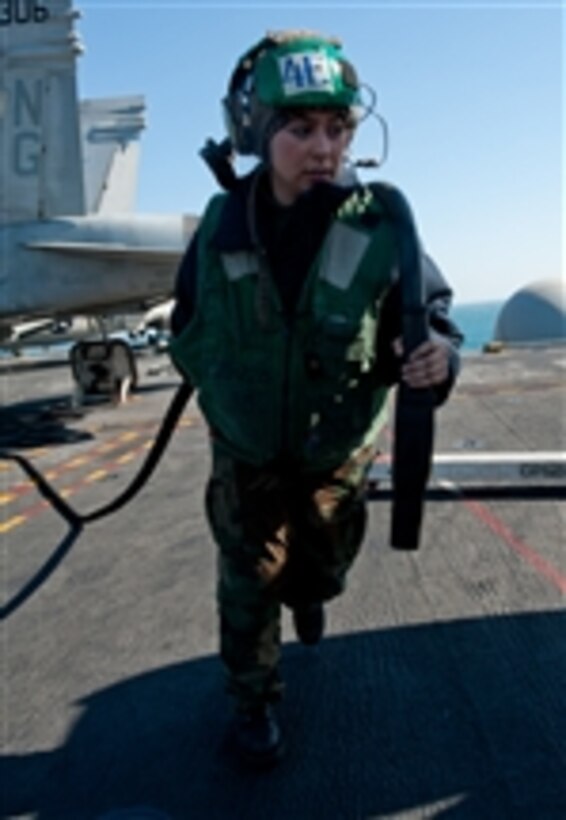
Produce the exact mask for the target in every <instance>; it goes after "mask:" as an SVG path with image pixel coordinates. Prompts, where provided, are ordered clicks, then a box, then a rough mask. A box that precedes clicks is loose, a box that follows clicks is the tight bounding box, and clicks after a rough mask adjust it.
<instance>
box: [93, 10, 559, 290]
mask: <svg viewBox="0 0 566 820" xmlns="http://www.w3.org/2000/svg"><path fill="white" fill-rule="evenodd" d="M77 5H78V7H79V8H80V9H81V11H82V18H81V20H80V21H79V24H78V28H79V31H80V33H81V35H82V38H83V41H84V44H85V47H86V52H85V54H84V56H83V57H82V58H81V59H80V62H79V90H80V94H81V97H97V96H100V97H104V96H113V95H121V94H131V93H142V94H144V95H145V97H146V103H147V129H146V131H145V132H144V134H143V142H142V145H143V151H142V160H141V165H140V177H139V195H138V203H137V210H139V211H140V212H160V213H176V212H192V213H195V212H196V213H200V212H201V211H202V209H203V207H204V205H205V203H206V201H207V199H208V197H209V196H210V195H211V194H213V193H214V191H215V190H216V187H215V183H214V180H213V178H212V176H211V175H210V172H209V171H208V170H207V168H206V166H205V165H204V163H203V161H202V160H201V159H200V157H199V156H198V150H199V148H200V147H201V146H202V145H203V143H204V141H205V139H206V138H207V137H209V136H212V137H215V138H217V139H218V138H221V137H222V136H224V129H223V124H222V117H221V109H220V99H221V97H222V96H223V94H224V92H225V88H226V82H227V79H228V76H229V74H230V72H231V70H232V68H233V66H234V64H235V62H236V59H237V58H238V57H239V56H240V54H241V53H242V52H243V51H245V50H246V49H247V48H248V47H249V46H250V45H251V44H253V43H254V42H255V41H256V40H257V39H259V38H260V37H261V36H263V34H264V33H265V32H266V31H267V30H268V29H277V28H314V29H317V30H320V31H323V32H325V33H328V34H334V35H337V36H339V37H340V38H341V39H342V41H343V44H344V51H345V53H346V54H347V56H348V57H349V58H350V59H351V61H352V62H353V63H354V65H355V66H356V68H357V70H358V73H359V75H360V76H361V78H362V80H363V81H364V82H366V83H368V84H369V85H371V86H372V87H374V88H375V90H376V91H377V94H378V108H379V111H380V112H381V113H382V115H383V116H384V117H385V118H386V119H387V122H388V124H389V130H390V151H389V157H388V159H387V161H386V163H385V164H384V165H383V167H382V168H380V169H379V170H378V171H377V172H375V171H374V172H373V176H377V177H378V178H380V179H383V180H386V181H389V182H392V183H394V184H396V185H398V186H400V187H401V188H402V189H403V190H404V191H405V193H406V195H407V196H408V197H409V199H410V201H411V203H412V206H413V210H414V213H415V216H416V219H417V223H418V226H419V230H420V233H421V237H422V239H423V242H424V245H425V247H426V248H427V250H428V251H429V252H430V253H431V254H432V256H433V257H434V258H435V259H436V261H437V262H438V263H439V265H440V266H441V268H442V269H443V270H444V272H445V274H446V276H447V277H448V279H449V280H450V282H451V284H452V285H453V287H454V291H455V301H456V303H460V304H462V303H467V302H478V301H489V300H499V299H505V298H507V297H508V296H509V295H511V294H512V293H513V292H515V291H516V290H517V289H518V288H520V287H522V286H524V285H526V284H528V283H530V282H533V281H536V280H538V279H547V278H558V277H560V276H561V275H563V274H562V238H561V231H562V220H563V216H562V210H563V206H562V185H563V181H564V180H563V176H562V173H563V172H562V132H563V122H562V87H561V85H562V70H563V67H562V42H563V35H564V19H563V18H564V9H563V6H562V3H561V2H558V0H554V1H551V2H545V1H544V0H540V2H536V0H535V2H531V3H527V2H497V0H494V2H476V3H471V2H463V1H460V0H451V1H450V0H448V1H445V2H437V3H431V2H426V3H425V2H404V1H403V0H397V2H381V3H380V2H377V3H356V2H355V0H354V1H353V2H348V3H328V2H327V3H322V2H318V3H313V2H302V3H299V2H296V3H288V2H277V0H271V2H265V3H242V2H214V0H209V2H206V3H204V2H203V3H192V2H183V0H177V2H167V1H166V0H153V2H151V0H147V1H143V0H142V1H140V0H138V2H135V0H122V2H109V1H108V2H107V1H106V0H90V2H88V0H84V2H78V4H77ZM379 145H380V134H379V130H378V127H377V125H376V124H374V122H373V121H372V120H371V119H370V120H368V121H366V122H365V123H364V124H362V126H361V127H360V129H359V132H358V134H357V136H356V139H355V143H354V152H353V153H354V154H355V155H356V156H372V155H375V154H376V153H378V152H379ZM243 167H244V166H242V169H243ZM364 178H369V177H368V176H365V177H364Z"/></svg>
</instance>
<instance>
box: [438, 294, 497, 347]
mask: <svg viewBox="0 0 566 820" xmlns="http://www.w3.org/2000/svg"><path fill="white" fill-rule="evenodd" d="M503 305H504V302H474V303H470V304H465V305H458V304H456V305H453V307H452V310H451V311H450V315H451V316H452V318H453V319H454V321H455V322H456V324H457V325H458V327H459V328H460V330H461V331H462V333H463V334H464V336H465V339H464V344H463V346H462V351H464V352H469V353H472V352H479V351H481V349H482V347H483V346H484V344H486V342H491V341H492V339H493V330H494V328H495V322H496V321H497V316H498V315H499V311H500V310H501V308H502V307H503Z"/></svg>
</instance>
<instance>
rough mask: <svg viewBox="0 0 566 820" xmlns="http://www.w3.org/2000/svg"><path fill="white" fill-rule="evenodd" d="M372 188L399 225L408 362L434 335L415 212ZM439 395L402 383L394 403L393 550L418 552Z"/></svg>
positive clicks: (385, 188)
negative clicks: (436, 404)
mask: <svg viewBox="0 0 566 820" xmlns="http://www.w3.org/2000/svg"><path fill="white" fill-rule="evenodd" d="M370 187H371V189H372V191H373V193H374V194H375V196H376V197H377V198H378V199H379V201H380V202H381V203H382V205H383V207H384V208H385V210H386V212H387V214H388V216H389V218H390V219H391V221H392V222H393V223H394V225H395V237H396V246H397V259H398V265H399V277H400V287H401V304H402V333H403V358H404V359H405V360H406V359H407V357H408V356H409V355H410V354H411V352H412V351H413V350H414V349H415V348H416V347H418V346H419V345H420V344H422V342H424V341H426V340H427V339H428V337H429V329H428V319H427V312H426V307H425V299H424V287H423V275H422V264H421V259H422V256H421V251H420V246H419V240H418V236H417V230H416V227H415V222H414V219H413V215H412V213H411V209H410V207H409V205H408V203H407V201H406V199H405V197H404V196H403V195H402V194H401V192H400V191H398V190H397V189H396V188H393V187H391V186H389V185H385V184H383V183H374V184H372V185H371V186H370ZM434 408H435V395H434V391H433V389H432V388H414V387H409V385H408V384H405V383H404V382H400V383H399V386H398V388H397V399H396V404H395V440H394V445H393V465H392V468H393V469H392V482H393V505H392V512H391V535H390V538H391V546H392V547H393V548H394V549H399V550H416V549H417V548H418V546H419V536H420V529H421V523H422V515H423V507H424V494H425V490H426V484H427V481H428V477H429V474H430V466H431V461H432V453H433V447H434Z"/></svg>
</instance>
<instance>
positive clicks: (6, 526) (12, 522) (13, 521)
mask: <svg viewBox="0 0 566 820" xmlns="http://www.w3.org/2000/svg"><path fill="white" fill-rule="evenodd" d="M25 520H26V518H25V516H24V515H15V516H14V517H13V518H8V520H7V521H4V522H3V523H2V524H0V535H4V534H5V533H7V532H10V530H13V529H14V528H15V527H19V526H20V524H23V523H24V522H25Z"/></svg>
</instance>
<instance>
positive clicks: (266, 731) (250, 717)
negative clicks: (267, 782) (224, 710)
mask: <svg viewBox="0 0 566 820" xmlns="http://www.w3.org/2000/svg"><path fill="white" fill-rule="evenodd" d="M236 745H237V747H238V751H239V752H240V754H241V755H242V757H244V758H245V759H246V761H247V762H249V763H253V764H254V765H258V766H270V765H273V764H274V763H276V762H277V761H278V760H280V758H281V757H282V755H283V739H282V736H281V729H280V728H279V724H278V723H277V719H276V717H275V713H274V711H273V708H272V707H271V706H270V705H269V704H265V705H261V706H257V707H255V708H253V709H249V710H246V711H244V712H240V713H239V714H238V716H237V719H236Z"/></svg>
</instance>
